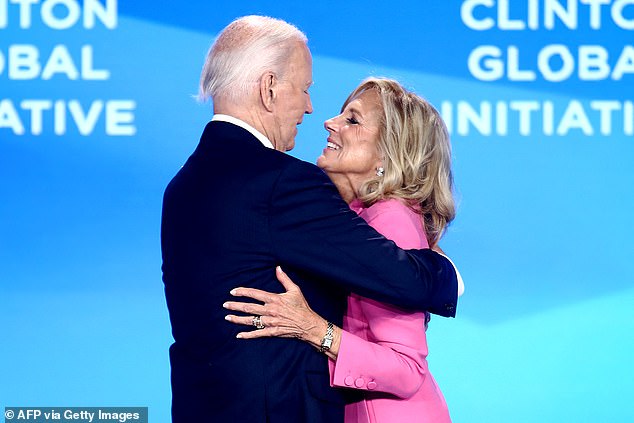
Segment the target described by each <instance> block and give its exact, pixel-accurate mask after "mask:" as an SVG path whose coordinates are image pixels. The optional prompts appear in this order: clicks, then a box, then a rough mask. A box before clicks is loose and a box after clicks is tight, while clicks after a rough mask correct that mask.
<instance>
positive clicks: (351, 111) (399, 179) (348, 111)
mask: <svg viewBox="0 0 634 423" xmlns="http://www.w3.org/2000/svg"><path fill="white" fill-rule="evenodd" d="M325 127H326V129H327V130H328V132H329V137H328V144H327V146H326V148H325V149H324V150H323V154H322V155H321V156H320V157H319V158H318V159H317V165H318V166H319V167H320V168H321V169H323V170H324V171H325V172H326V173H327V174H328V176H329V177H330V178H331V179H332V181H333V182H334V183H335V185H336V186H337V189H338V190H339V192H340V193H341V196H342V197H343V199H344V200H346V202H347V203H348V204H349V205H350V208H351V209H353V210H354V211H355V212H357V213H358V214H359V216H361V217H363V218H364V219H365V220H366V221H367V222H368V223H369V224H370V225H371V226H373V227H374V228H375V229H376V230H377V231H378V232H380V233H382V234H383V235H384V236H386V237H387V238H389V239H392V240H393V241H394V242H396V244H398V245H399V247H401V248H405V249H409V248H428V247H436V245H437V243H438V240H439V239H440V237H441V236H442V234H443V231H444V229H445V228H446V226H447V225H448V224H449V222H451V220H452V219H453V218H454V215H455V207H454V201H453V197H452V175H451V148H450V144H449V137H448V134H447V130H446V128H445V125H444V123H443V122H442V119H441V118H440V116H439V114H438V112H437V111H436V110H435V109H434V108H433V107H432V106H431V105H430V104H429V103H428V102H426V101H425V100H423V99H421V98H420V97H418V96H417V95H415V94H414V93H411V92H409V91H407V90H405V89H404V88H403V87H402V86H401V85H400V84H398V83H397V82H396V81H393V80H389V79H383V78H369V79H366V80H365V81H363V82H362V83H361V84H360V85H359V86H358V87H357V88H356V89H355V90H354V91H353V92H352V93H351V94H350V96H349V97H348V99H347V100H346V101H345V103H344V105H343V109H342V112H341V114H340V115H339V116H336V117H334V118H332V119H330V120H328V121H326V123H325ZM277 273H278V279H280V282H281V283H282V284H283V285H284V287H285V288H286V290H287V292H286V293H285V294H279V295H276V294H269V293H265V292H263V291H258V290H253V289H245V288H238V289H236V290H234V291H232V294H233V295H236V296H247V297H251V298H254V299H257V300H260V301H262V302H264V303H265V305H266V307H265V308H263V310H265V311H263V313H262V316H257V317H254V318H250V317H244V316H243V317H240V316H233V315H230V316H227V320H229V321H232V322H234V323H238V324H247V325H251V324H253V325H255V326H256V327H258V328H259V329H263V328H266V329H263V330H258V331H252V332H245V333H241V334H239V335H238V337H241V338H256V337H261V336H282V337H297V338H300V339H302V340H304V341H306V342H309V343H311V344H312V345H314V346H315V347H317V348H318V349H320V350H321V351H322V352H325V353H326V354H327V356H328V357H329V365H330V375H331V384H332V386H337V387H345V388H352V389H360V390H365V391H366V395H365V399H364V400H362V401H359V402H356V403H353V404H350V405H348V406H346V422H348V423H352V422H379V423H382V422H397V421H398V422H414V421H416V422H421V421H429V422H435V423H439V422H440V423H442V422H450V418H449V412H448V410H447V406H446V404H445V400H444V398H443V396H442V393H441V392H440V390H439V389H438V386H437V385H436V382H435V381H434V379H433V377H432V376H431V374H430V373H429V371H428V367H427V360H426V356H427V341H426V336H425V328H426V323H427V318H426V314H425V313H424V312H411V311H407V310H403V309H399V308H396V307H394V306H391V305H387V304H382V303H379V302H377V301H373V300H370V299H367V298H363V297H361V296H359V295H356V294H351V295H350V296H349V298H348V310H347V313H346V316H345V317H344V323H343V328H338V327H336V326H333V325H332V324H331V323H329V322H327V321H325V320H324V319H322V318H321V317H320V316H318V315H317V314H316V313H314V312H313V311H312V310H311V309H310V307H309V306H308V304H307V303H306V301H305V300H304V298H303V296H302V295H301V291H300V290H299V288H298V287H297V286H296V285H295V284H294V283H293V282H292V281H291V280H290V279H289V278H288V276H286V275H285V274H284V273H283V272H282V271H281V269H280V268H278V269H277ZM239 304H240V303H235V302H229V303H227V304H226V305H225V306H226V307H227V308H229V309H231V310H240V306H239ZM324 334H326V336H324Z"/></svg>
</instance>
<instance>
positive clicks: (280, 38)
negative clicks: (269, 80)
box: [198, 16, 308, 102]
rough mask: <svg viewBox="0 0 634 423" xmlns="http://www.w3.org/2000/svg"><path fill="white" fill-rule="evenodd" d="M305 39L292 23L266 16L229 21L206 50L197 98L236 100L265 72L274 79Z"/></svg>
mask: <svg viewBox="0 0 634 423" xmlns="http://www.w3.org/2000/svg"><path fill="white" fill-rule="evenodd" d="M298 41H299V42H303V43H304V44H306V43H307V42H308V40H307V38H306V35H304V33H303V32H301V31H300V30H299V29H297V28H296V27H295V26H293V25H291V24H289V23H288V22H284V21H282V20H280V19H274V18H270V17H267V16H244V17H242V18H238V19H236V20H234V21H233V22H231V23H230V24H229V25H228V26H227V27H226V28H225V29H224V30H222V32H221V33H220V35H219V36H218V38H216V41H215V42H214V44H213V45H212V46H211V48H210V49H209V53H207V59H206V61H205V65H204V66H203V70H202V73H201V75H200V89H199V94H198V98H199V99H200V100H202V101H205V100H208V99H209V98H211V99H212V100H217V99H220V98H223V99H227V100H232V101H234V102H235V101H239V100H243V99H245V98H246V97H247V96H248V95H249V94H251V92H252V90H254V89H255V88H257V87H258V82H259V80H260V77H261V76H262V75H263V74H264V73H265V72H273V73H274V74H275V75H276V76H277V77H278V78H280V79H282V78H283V77H284V72H285V71H286V67H287V64H288V61H289V58H290V56H291V54H290V52H292V49H293V48H294V44H295V43H297V42H298Z"/></svg>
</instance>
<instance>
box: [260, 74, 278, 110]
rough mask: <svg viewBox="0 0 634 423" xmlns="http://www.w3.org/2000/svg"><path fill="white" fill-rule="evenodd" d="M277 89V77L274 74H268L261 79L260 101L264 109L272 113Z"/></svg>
mask: <svg viewBox="0 0 634 423" xmlns="http://www.w3.org/2000/svg"><path fill="white" fill-rule="evenodd" d="M276 89H277V77H276V76H275V74H274V73H273V72H267V73H265V74H264V75H262V77H261V78H260V100H261V101H262V104H263V105H264V108H265V109H266V110H267V111H269V112H272V111H273V104H274V103H275V90H276Z"/></svg>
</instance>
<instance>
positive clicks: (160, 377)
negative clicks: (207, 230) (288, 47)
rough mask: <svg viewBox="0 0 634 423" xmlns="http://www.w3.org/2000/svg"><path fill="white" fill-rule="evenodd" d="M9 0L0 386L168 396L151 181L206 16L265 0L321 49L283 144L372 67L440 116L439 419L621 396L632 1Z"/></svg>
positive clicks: (631, 174)
mask: <svg viewBox="0 0 634 423" xmlns="http://www.w3.org/2000/svg"><path fill="white" fill-rule="evenodd" d="M19 3H20V2H17V1H14V0H11V1H9V0H0V181H2V182H0V287H1V290H2V292H1V295H0V317H1V319H2V328H3V329H4V336H3V342H2V345H3V346H2V347H1V350H0V358H1V360H0V381H1V382H0V401H2V402H1V403H0V406H148V407H149V413H150V421H153V422H167V421H168V420H169V408H170V391H169V363H168V356H167V349H168V347H169V345H170V343H171V335H170V326H169V320H168V316H167V310H166V307H165V302H164V298H163V291H162V282H161V273H160V264H161V260H160V245H159V224H160V211H161V199H162V193H163V189H164V187H165V185H166V184H167V182H168V181H169V180H170V178H171V177H172V176H173V175H174V174H175V172H176V171H177V170H178V169H179V167H180V166H181V165H182V163H183V162H184V161H185V160H186V158H187V157H188V155H189V154H190V153H191V151H192V150H193V149H194V148H195V146H196V144H197V141H198V138H199V136H200V132H201V131H202V128H203V127H204V125H205V123H206V122H207V121H208V120H209V119H210V117H211V109H210V107H209V105H201V104H198V103H197V102H196V101H195V100H194V99H193V98H192V95H194V94H196V92H197V83H198V76H199V72H200V69H201V67H202V63H203V60H204V57H205V54H206V52H207V49H208V47H209V45H210V43H211V42H212V41H213V39H214V36H215V35H216V34H217V32H218V31H219V30H221V29H222V28H223V27H224V26H225V25H226V24H228V23H229V22H230V21H231V20H232V19H234V18H235V17H238V16H242V15H246V14H266V15H270V16H275V17H279V18H282V19H285V20H288V21H290V22H292V23H294V24H296V25H297V26H298V27H299V28H300V29H302V30H303V31H304V32H305V33H306V34H307V36H308V38H309V40H310V41H309V45H310V47H311V49H312V52H313V56H314V57H313V59H314V79H315V85H314V87H313V88H311V91H312V97H313V105H314V109H315V112H314V113H313V115H312V116H308V117H306V119H305V120H304V123H303V124H302V126H301V127H300V133H299V136H298V138H297V147H296V148H295V150H293V151H292V152H291V154H293V155H295V156H297V157H299V158H302V159H304V160H307V161H314V160H315V158H316V157H317V156H318V155H319V152H320V151H321V149H322V148H323V146H324V145H325V142H326V141H325V138H326V132H325V131H324V129H323V127H322V124H323V121H324V120H326V119H327V118H329V117H330V116H332V115H334V114H336V113H337V111H338V110H339V107H340V105H341V103H342V102H343V100H344V99H345V97H346V96H347V94H348V93H349V92H350V91H351V90H352V89H353V88H354V87H355V86H356V85H357V84H358V83H359V82H360V81H361V80H362V79H363V78H364V77H366V76H368V75H375V76H389V77H392V78H396V79H398V80H400V81H401V82H403V83H404V84H405V85H406V86H408V87H410V88H411V89H413V90H415V91H416V92H417V93H419V94H420V95H422V96H424V97H426V98H427V99H429V100H430V101H431V102H432V103H433V104H434V105H436V107H437V108H438V109H439V110H441V111H442V113H443V116H444V117H445V119H446V121H447V124H448V126H449V128H450V130H451V132H452V142H453V148H454V171H455V180H456V186H457V198H458V201H459V209H458V216H457V219H456V221H455V223H454V224H453V225H452V226H451V228H450V230H449V232H448V234H447V235H446V237H445V238H444V239H443V241H442V243H441V244H442V246H443V248H444V249H445V250H446V251H447V252H448V253H449V254H450V255H451V256H452V257H453V258H454V261H455V262H456V263H457V264H458V266H459V267H460V270H461V272H462V274H463V276H464V279H465V282H466V292H465V295H464V296H463V297H462V298H461V300H460V304H459V310H458V316H457V318H456V319H451V320H447V319H442V318H438V317H436V318H434V319H433V320H432V323H431V324H430V329H429V339H430V340H429V343H430V356H429V361H430V367H431V369H432V372H433V373H434V375H435V377H436V379H437V381H438V383H439V385H440V387H441V388H442V390H443V392H444V394H445V397H446V399H447V402H448V405H449V408H450V411H451V414H452V418H453V420H454V421H456V422H487V423H490V422H536V421H539V422H561V421H570V422H595V421H606V422H607V421H610V422H622V421H629V420H632V419H633V418H634V407H633V406H632V405H631V398H632V396H633V395H634V382H633V381H634V370H633V366H632V365H631V364H630V363H631V357H632V356H633V355H634V336H633V335H632V334H633V333H634V323H633V322H634V319H633V317H634V313H633V310H634V277H633V276H632V274H633V273H634V247H633V246H632V242H631V239H632V238H633V237H634V225H632V223H631V222H630V219H631V216H632V212H633V210H634V196H633V195H632V194H633V191H632V186H634V171H633V170H632V163H633V158H634V106H633V103H634V46H633V45H632V44H633V41H632V40H634V38H633V35H634V34H633V31H634V4H633V2H631V1H624V0H614V1H609V2H606V3H608V4H603V5H597V4H595V5H594V6H592V7H591V6H590V5H589V4H586V3H589V2H584V1H577V0H567V1H564V0H560V1H555V0H539V1H529V0H522V1H514V2H510V1H508V0H498V1H494V0H488V1H487V0H464V1H452V2H446V1H433V2H431V1H429V2H420V1H414V0H410V1H396V2H383V1H381V2H379V1H364V2H356V1H352V2H343V3H340V2H334V1H323V2H311V3H306V4H302V3H301V2H296V1H286V0H280V1H277V2H274V3H275V4H270V3H271V2H267V3H268V4H262V3H261V2H256V1H242V2H227V3H229V4H225V2H210V1H202V0H192V1H188V2H171V1H157V0H154V1H145V0H136V1H131V0H130V1H120V2H117V1H115V0H108V1H106V0H101V1H97V0H85V1H81V2H80V1H74V0H66V1H56V0H42V1H37V2H33V3H34V4H32V5H31V6H28V7H21V6H20V4H19ZM22 3H24V2H22ZM217 3H222V4H217ZM594 3H598V2H594ZM25 4H26V3H25ZM218 177H219V179H221V178H222V175H219V176H218Z"/></svg>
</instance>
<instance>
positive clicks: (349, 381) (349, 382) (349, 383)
mask: <svg viewBox="0 0 634 423" xmlns="http://www.w3.org/2000/svg"><path fill="white" fill-rule="evenodd" d="M343 383H345V384H346V386H352V384H353V383H354V379H353V378H352V376H346V378H345V379H344V380H343Z"/></svg>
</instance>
